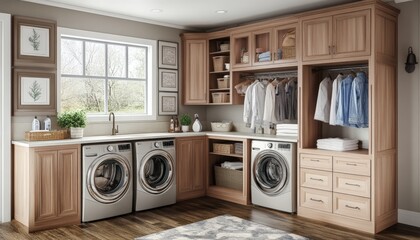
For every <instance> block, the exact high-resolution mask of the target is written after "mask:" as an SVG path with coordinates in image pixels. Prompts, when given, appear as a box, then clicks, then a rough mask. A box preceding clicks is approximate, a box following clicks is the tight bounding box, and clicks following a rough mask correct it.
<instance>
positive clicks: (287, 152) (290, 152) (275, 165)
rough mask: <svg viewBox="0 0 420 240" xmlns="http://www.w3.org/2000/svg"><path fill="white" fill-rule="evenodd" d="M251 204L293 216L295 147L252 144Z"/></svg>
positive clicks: (268, 143)
mask: <svg viewBox="0 0 420 240" xmlns="http://www.w3.org/2000/svg"><path fill="white" fill-rule="evenodd" d="M251 169H252V171H251V202H252V203H253V204H255V205H259V206H262V207H267V208H271V209H275V210H279V211H283V212H289V213H293V212H296V191H297V190H296V176H297V173H296V144H295V143H287V142H273V141H257V140H254V141H252V151H251Z"/></svg>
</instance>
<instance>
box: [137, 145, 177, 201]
mask: <svg viewBox="0 0 420 240" xmlns="http://www.w3.org/2000/svg"><path fill="white" fill-rule="evenodd" d="M173 170H174V161H173V158H172V157H171V155H170V154H169V153H167V152H166V151H163V150H154V151H151V152H149V153H148V154H146V156H144V158H143V159H142V160H141V165H140V169H139V180H140V184H141V185H142V186H143V189H145V190H146V191H147V192H149V193H153V194H159V193H162V192H164V191H166V190H167V189H168V188H169V187H170V186H171V184H172V182H173V178H174V175H173Z"/></svg>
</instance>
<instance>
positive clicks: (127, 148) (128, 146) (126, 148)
mask: <svg viewBox="0 0 420 240" xmlns="http://www.w3.org/2000/svg"><path fill="white" fill-rule="evenodd" d="M130 150H131V144H130V143H127V144H119V145H118V151H120V152H126V151H130Z"/></svg>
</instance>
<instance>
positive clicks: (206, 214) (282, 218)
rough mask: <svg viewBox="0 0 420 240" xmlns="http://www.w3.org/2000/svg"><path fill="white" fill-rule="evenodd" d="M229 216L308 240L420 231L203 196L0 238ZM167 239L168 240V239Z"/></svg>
mask: <svg viewBox="0 0 420 240" xmlns="http://www.w3.org/2000/svg"><path fill="white" fill-rule="evenodd" d="M223 214H230V215H233V216H237V217H240V218H243V219H248V220H250V221H253V222H257V223H261V224H264V225H267V226H270V227H273V228H277V229H281V230H284V231H287V232H291V233H295V234H298V235H301V236H305V237H308V238H310V239H352V240H353V239H383V240H394V239H420V228H415V227H411V226H407V225H403V224H397V225H395V226H393V227H391V228H389V229H387V230H385V231H383V232H381V233H380V234H377V235H370V234H365V233H362V232H355V231H352V230H348V229H345V228H340V227H337V226H335V225H330V224H324V223H321V222H318V221H313V220H309V219H306V218H302V217H298V216H296V215H292V214H287V213H281V212H277V211H272V210H269V209H265V208H261V207H255V206H242V205H238V204H234V203H229V202H225V201H221V200H217V199H214V198H209V197H204V198H199V199H194V200H189V201H184V202H180V203H177V204H175V205H172V206H168V207H162V208H158V209H154V210H149V211H143V212H136V213H132V214H128V215H124V216H121V217H115V218H111V219H107V220H102V221H96V222H91V223H85V224H81V225H75V226H69V227H63V228H57V229H53V230H47V231H41V232H36V233H32V234H28V233H26V232H25V229H24V227H23V226H22V225H21V224H20V223H18V222H15V221H13V222H11V223H3V224H0V239H60V240H61V239H94V240H95V239H98V240H99V239H113V240H114V239H133V238H135V237H139V236H143V235H147V234H151V233H155V232H159V231H162V230H166V229H170V228H174V227H178V226H182V225H185V224H189V223H193V222H197V221H200V220H204V219H207V218H212V217H215V216H219V215H223ZM168 240H169V239H168Z"/></svg>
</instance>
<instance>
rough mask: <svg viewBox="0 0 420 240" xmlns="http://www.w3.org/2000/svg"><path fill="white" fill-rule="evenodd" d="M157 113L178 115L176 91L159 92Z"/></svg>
mask: <svg viewBox="0 0 420 240" xmlns="http://www.w3.org/2000/svg"><path fill="white" fill-rule="evenodd" d="M159 115H178V93H174V92H159Z"/></svg>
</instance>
